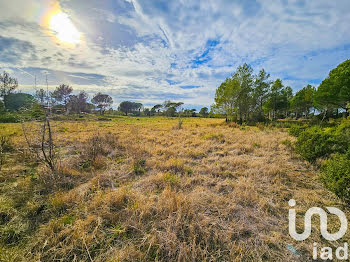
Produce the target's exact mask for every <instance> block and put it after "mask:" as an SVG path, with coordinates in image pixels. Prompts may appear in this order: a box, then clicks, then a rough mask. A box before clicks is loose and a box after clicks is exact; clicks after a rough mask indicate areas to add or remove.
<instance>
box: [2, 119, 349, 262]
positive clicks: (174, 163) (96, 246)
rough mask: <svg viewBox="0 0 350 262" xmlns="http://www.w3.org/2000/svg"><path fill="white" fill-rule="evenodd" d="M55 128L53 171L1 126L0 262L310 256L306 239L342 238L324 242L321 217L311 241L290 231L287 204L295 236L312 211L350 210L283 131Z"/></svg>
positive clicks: (16, 132)
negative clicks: (6, 144) (6, 146)
mask: <svg viewBox="0 0 350 262" xmlns="http://www.w3.org/2000/svg"><path fill="white" fill-rule="evenodd" d="M27 125H28V129H29V130H31V131H33V130H35V126H34V125H32V126H30V124H27ZM53 126H54V130H55V141H56V143H57V146H58V152H59V155H60V160H59V162H58V167H59V168H58V169H59V172H58V174H57V175H56V176H53V175H52V174H51V172H50V171H49V170H48V169H47V168H46V167H45V166H44V165H43V164H38V163H36V161H35V160H36V159H35V157H34V156H33V155H32V154H30V153H29V152H28V151H27V150H26V148H25V143H24V138H23V135H22V131H21V126H20V124H0V134H1V135H4V134H7V135H11V138H12V141H13V144H14V150H12V152H11V153H10V154H8V155H7V156H6V161H5V164H4V166H3V167H2V170H1V171H0V203H1V205H0V234H1V235H0V237H1V244H0V259H1V260H2V261H308V260H311V259H312V243H313V242H318V243H320V244H322V245H323V246H334V245H335V246H337V244H341V243H342V242H341V241H340V242H339V243H327V242H325V240H322V238H321V236H320V232H319V226H317V225H318V221H317V219H315V221H313V222H314V224H313V226H314V227H313V234H312V236H311V237H310V238H309V239H307V240H305V241H304V242H297V241H294V240H293V239H292V238H291V237H290V236H289V234H288V208H289V206H288V200H289V199H291V198H294V199H296V201H297V206H296V209H297V211H298V215H300V216H299V219H298V221H299V222H300V223H298V225H300V226H299V227H298V228H299V229H303V223H302V222H301V221H302V220H303V215H304V213H305V212H306V210H307V209H308V208H310V207H312V206H319V207H325V206H335V207H339V208H340V209H341V210H343V211H345V212H346V213H347V214H349V210H348V208H347V207H346V206H343V205H342V203H341V202H340V201H339V200H338V199H336V198H335V197H334V196H333V195H332V194H331V193H329V192H328V191H326V190H325V189H324V188H323V186H322V184H320V182H319V181H318V177H317V173H316V172H315V171H314V170H313V169H312V167H311V166H310V165H308V164H307V163H305V162H303V161H301V160H300V159H298V157H297V156H296V155H294V153H293V152H292V149H291V144H292V142H293V139H292V138H291V137H289V136H288V134H287V132H286V131H285V130H282V129H265V128H264V127H260V129H258V128H257V127H239V126H236V125H231V126H229V125H226V124H225V123H224V121H223V120H222V119H200V118H191V119H188V118H186V119H184V120H183V123H182V124H179V120H178V119H176V118H175V119H174V118H160V117H152V118H128V117H118V118H113V119H111V121H84V120H82V121H65V122H54V123H53ZM34 134H35V133H34ZM96 137H100V138H101V139H97V140H96ZM94 139H95V140H94ZM94 141H95V142H96V141H98V143H97V144H98V145H97V149H98V150H97V149H96V148H95V147H96V143H95V142H94ZM94 152H95V153H96V152H97V154H95V153H94ZM329 218H331V216H329ZM337 224H338V223H337V220H336V219H334V218H333V217H332V218H331V219H330V221H329V227H328V230H329V231H332V229H333V231H337ZM348 239H349V235H346V236H345V237H344V239H343V240H344V241H347V240H348Z"/></svg>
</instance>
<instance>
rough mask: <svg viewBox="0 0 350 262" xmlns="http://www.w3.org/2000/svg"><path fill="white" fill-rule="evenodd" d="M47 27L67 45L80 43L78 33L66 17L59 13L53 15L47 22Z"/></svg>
mask: <svg viewBox="0 0 350 262" xmlns="http://www.w3.org/2000/svg"><path fill="white" fill-rule="evenodd" d="M49 27H50V29H51V30H52V31H54V32H55V35H56V37H57V38H58V39H59V40H60V41H62V42H64V43H68V44H77V43H79V42H80V33H79V31H78V30H77V29H76V27H75V26H74V24H73V23H72V21H71V20H70V19H69V17H68V15H67V14H65V13H63V12H60V13H57V14H55V15H53V16H52V17H51V19H50V22H49Z"/></svg>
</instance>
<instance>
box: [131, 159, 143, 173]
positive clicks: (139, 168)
mask: <svg viewBox="0 0 350 262" xmlns="http://www.w3.org/2000/svg"><path fill="white" fill-rule="evenodd" d="M145 167H146V160H144V159H139V160H136V161H135V162H134V163H133V172H134V174H135V175H137V176H142V175H143V174H144V173H146V168H145Z"/></svg>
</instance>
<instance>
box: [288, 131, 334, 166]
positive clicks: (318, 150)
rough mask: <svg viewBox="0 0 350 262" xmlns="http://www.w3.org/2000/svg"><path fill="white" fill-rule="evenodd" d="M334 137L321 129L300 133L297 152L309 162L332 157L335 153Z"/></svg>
mask: <svg viewBox="0 0 350 262" xmlns="http://www.w3.org/2000/svg"><path fill="white" fill-rule="evenodd" d="M334 144H335V140H334V136H333V135H332V133H330V132H325V131H324V130H323V129H322V128H320V127H316V126H315V127H312V128H309V129H307V130H305V131H303V132H301V133H300V135H299V136H298V139H297V142H296V144H295V150H296V152H297V153H298V154H300V155H301V157H302V158H303V159H305V160H307V161H309V162H312V163H313V162H315V161H316V159H317V158H319V157H325V156H328V155H330V154H331V153H332V152H333V151H334Z"/></svg>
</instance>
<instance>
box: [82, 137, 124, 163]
mask: <svg viewBox="0 0 350 262" xmlns="http://www.w3.org/2000/svg"><path fill="white" fill-rule="evenodd" d="M116 148H118V149H120V147H118V137H117V136H115V135H113V134H110V133H108V134H105V135H100V134H95V135H94V136H92V137H91V138H89V139H88V141H87V142H86V143H84V144H83V156H84V157H85V159H87V160H92V161H95V160H96V158H97V157H98V156H107V155H109V154H111V153H112V152H113V151H114V150H115V149H116Z"/></svg>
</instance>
